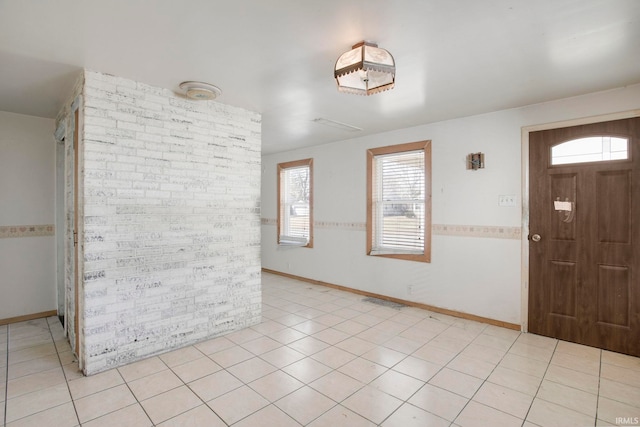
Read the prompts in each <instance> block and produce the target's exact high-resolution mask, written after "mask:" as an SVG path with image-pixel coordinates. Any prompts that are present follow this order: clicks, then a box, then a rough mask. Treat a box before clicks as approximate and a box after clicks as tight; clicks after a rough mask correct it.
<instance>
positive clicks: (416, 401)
mask: <svg viewBox="0 0 640 427" xmlns="http://www.w3.org/2000/svg"><path fill="white" fill-rule="evenodd" d="M468 401H469V399H467V398H465V397H462V396H459V395H457V394H455V393H451V392H450V391H447V390H444V389H441V388H439V387H435V386H432V385H430V384H427V385H425V386H424V387H422V388H421V389H420V390H418V391H417V392H416V394H414V395H413V396H411V398H410V399H409V400H408V403H410V404H412V405H414V406H417V407H418V408H421V409H424V410H425V411H427V412H431V413H432V414H435V415H438V416H440V417H442V418H444V419H446V420H449V421H453V420H454V419H455V418H456V417H457V416H458V414H459V413H460V412H461V411H462V408H464V406H465V405H466V404H467V402H468Z"/></svg>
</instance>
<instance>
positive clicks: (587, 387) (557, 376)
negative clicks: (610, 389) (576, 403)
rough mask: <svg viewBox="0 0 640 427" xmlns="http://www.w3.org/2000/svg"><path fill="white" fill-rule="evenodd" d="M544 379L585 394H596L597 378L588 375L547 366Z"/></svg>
mask: <svg viewBox="0 0 640 427" xmlns="http://www.w3.org/2000/svg"><path fill="white" fill-rule="evenodd" d="M544 379H545V380H549V381H553V382H556V383H560V384H564V385H567V386H569V387H573V388H577V389H580V390H582V391H586V392H587V393H591V394H597V393H598V382H599V378H598V377H597V376H595V375H588V374H585V373H582V372H578V371H574V370H572V369H567V368H563V367H561V366H557V365H549V368H548V369H547V373H546V374H545V376H544Z"/></svg>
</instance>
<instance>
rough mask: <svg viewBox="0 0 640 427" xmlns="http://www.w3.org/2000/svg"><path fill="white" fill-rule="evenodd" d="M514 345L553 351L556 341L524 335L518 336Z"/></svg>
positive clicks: (538, 336) (539, 336)
mask: <svg viewBox="0 0 640 427" xmlns="http://www.w3.org/2000/svg"><path fill="white" fill-rule="evenodd" d="M516 343H519V344H525V345H529V346H533V347H538V348H544V349H547V350H552V351H553V350H555V348H556V345H558V340H557V339H555V338H549V337H543V336H542V335H535V334H526V333H524V334H520V335H519V336H518V339H516Z"/></svg>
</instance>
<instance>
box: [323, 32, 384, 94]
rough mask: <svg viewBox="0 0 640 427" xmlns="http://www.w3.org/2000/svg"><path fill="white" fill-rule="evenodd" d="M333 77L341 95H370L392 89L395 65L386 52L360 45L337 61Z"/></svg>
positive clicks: (371, 44) (364, 43) (371, 45)
mask: <svg viewBox="0 0 640 427" xmlns="http://www.w3.org/2000/svg"><path fill="white" fill-rule="evenodd" d="M334 77H335V78H336V82H337V83H338V90H339V91H340V92H346V93H354V94H357V95H373V94H374V93H378V92H383V91H385V90H389V89H392V88H393V86H394V85H395V81H396V63H395V61H394V60H393V56H391V54H390V53H389V52H388V51H386V50H385V49H382V48H379V47H378V45H377V44H376V43H372V42H368V41H363V42H360V43H358V44H355V45H353V47H352V48H351V50H350V51H347V52H345V53H343V54H342V55H341V56H340V58H338V60H337V61H336V66H335V71H334Z"/></svg>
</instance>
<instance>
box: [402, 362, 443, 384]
mask: <svg viewBox="0 0 640 427" xmlns="http://www.w3.org/2000/svg"><path fill="white" fill-rule="evenodd" d="M392 369H393V370H394V371H397V372H401V373H403V374H406V375H409V376H411V377H413V378H416V379H419V380H421V381H424V382H427V381H429V380H430V379H431V378H433V376H434V375H435V374H437V373H438V372H439V371H440V370H441V369H442V366H441V365H437V364H435V363H432V362H428V361H426V360H422V359H419V358H417V357H412V356H408V357H407V358H405V359H404V360H403V361H402V362H400V363H398V364H397V365H395V366H394V367H393V368H392Z"/></svg>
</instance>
